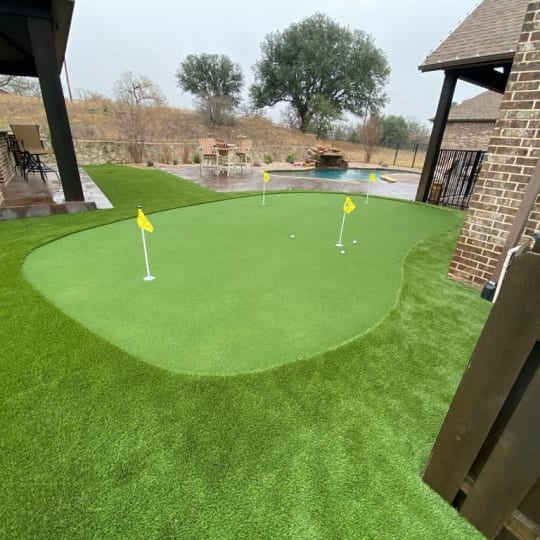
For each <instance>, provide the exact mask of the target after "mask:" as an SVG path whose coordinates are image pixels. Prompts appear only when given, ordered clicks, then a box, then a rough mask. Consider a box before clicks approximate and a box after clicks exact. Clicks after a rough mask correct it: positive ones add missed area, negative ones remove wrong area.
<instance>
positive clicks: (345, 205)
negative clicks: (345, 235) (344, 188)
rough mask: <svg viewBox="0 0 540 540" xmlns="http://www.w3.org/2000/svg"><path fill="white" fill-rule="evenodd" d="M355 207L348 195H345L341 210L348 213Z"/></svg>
mask: <svg viewBox="0 0 540 540" xmlns="http://www.w3.org/2000/svg"><path fill="white" fill-rule="evenodd" d="M355 208H356V204H354V203H353V202H352V200H351V198H350V197H345V202H344V203H343V211H344V212H345V213H346V214H350V213H351V212H352V211H353V210H354V209H355Z"/></svg>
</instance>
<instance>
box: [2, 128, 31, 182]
mask: <svg viewBox="0 0 540 540" xmlns="http://www.w3.org/2000/svg"><path fill="white" fill-rule="evenodd" d="M6 142H7V148H8V151H9V152H11V155H12V156H13V159H14V160H15V172H20V174H21V176H22V177H23V178H24V179H25V180H28V176H27V174H26V157H25V154H24V152H22V151H21V150H20V148H19V145H18V144H17V139H15V135H12V134H11V133H8V135H7V137H6Z"/></svg>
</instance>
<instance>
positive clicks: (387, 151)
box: [370, 142, 427, 169]
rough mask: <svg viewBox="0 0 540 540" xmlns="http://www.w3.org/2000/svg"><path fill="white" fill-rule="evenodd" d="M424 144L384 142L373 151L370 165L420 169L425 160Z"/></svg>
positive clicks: (425, 146) (425, 147) (425, 145)
mask: <svg viewBox="0 0 540 540" xmlns="http://www.w3.org/2000/svg"><path fill="white" fill-rule="evenodd" d="M426 150H427V144H425V143H392V142H386V143H383V144H382V145H381V146H378V147H377V148H375V150H374V151H373V155H372V157H371V159H370V161H371V162H372V163H384V164H385V165H395V166H399V167H411V168H413V169H421V168H422V167H423V166H424V160H425V158H426Z"/></svg>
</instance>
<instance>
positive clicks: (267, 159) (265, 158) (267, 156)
mask: <svg viewBox="0 0 540 540" xmlns="http://www.w3.org/2000/svg"><path fill="white" fill-rule="evenodd" d="M263 161H264V162H265V163H266V164H267V165H268V164H269V163H272V161H274V158H273V157H272V154H264V156H263Z"/></svg>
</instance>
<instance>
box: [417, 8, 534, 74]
mask: <svg viewBox="0 0 540 540" xmlns="http://www.w3.org/2000/svg"><path fill="white" fill-rule="evenodd" d="M527 5H528V0H484V1H483V2H482V3H480V5H478V6H477V7H476V8H475V9H474V10H473V11H472V12H471V13H470V14H469V15H468V16H467V17H466V18H465V19H464V20H463V21H462V22H461V23H460V24H458V26H457V27H456V28H455V29H454V30H453V31H452V32H451V34H450V35H449V36H448V37H447V38H446V39H445V40H444V41H443V42H442V43H441V44H440V45H439V46H438V47H436V48H435V49H434V50H433V51H432V52H431V53H430V54H429V55H428V56H427V58H426V59H425V60H424V62H423V63H422V64H421V65H420V66H419V69H420V70H421V71H434V70H438V69H453V68H460V67H469V66H481V65H482V64H489V65H493V64H496V63H498V62H500V63H501V64H504V63H506V62H508V61H510V62H511V61H512V59H513V58H514V54H515V52H516V50H517V45H518V41H519V35H520V32H521V28H522V26H523V20H524V18H525V12H526V10H527Z"/></svg>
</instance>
